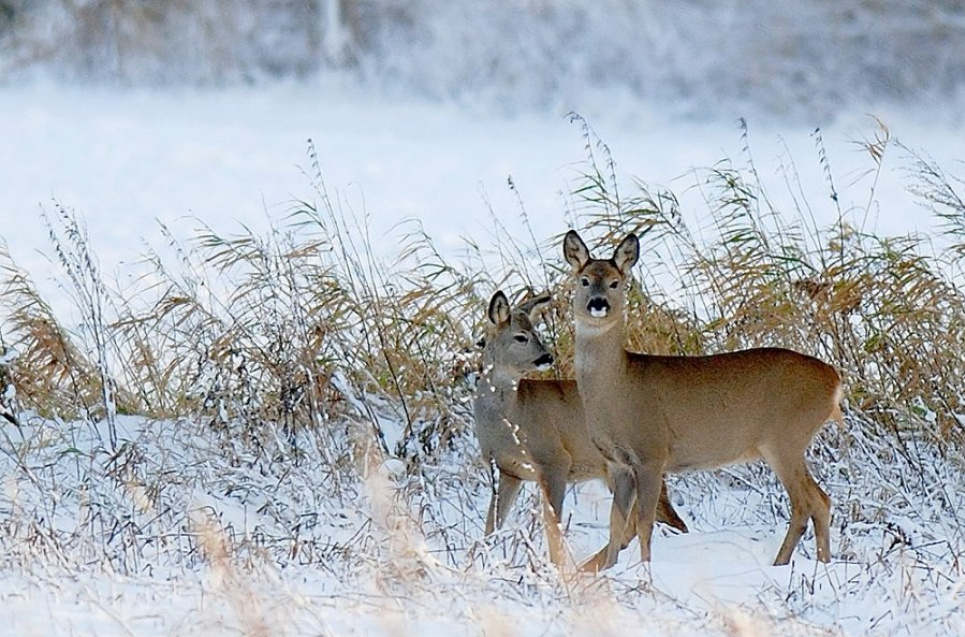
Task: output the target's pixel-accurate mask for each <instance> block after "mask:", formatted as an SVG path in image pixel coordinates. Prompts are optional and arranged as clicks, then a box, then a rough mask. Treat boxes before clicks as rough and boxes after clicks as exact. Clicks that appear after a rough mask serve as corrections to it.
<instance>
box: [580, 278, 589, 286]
mask: <svg viewBox="0 0 965 637" xmlns="http://www.w3.org/2000/svg"><path fill="white" fill-rule="evenodd" d="M580 285H582V286H583V287H585V288H588V287H590V278H589V277H582V278H581V279H580Z"/></svg>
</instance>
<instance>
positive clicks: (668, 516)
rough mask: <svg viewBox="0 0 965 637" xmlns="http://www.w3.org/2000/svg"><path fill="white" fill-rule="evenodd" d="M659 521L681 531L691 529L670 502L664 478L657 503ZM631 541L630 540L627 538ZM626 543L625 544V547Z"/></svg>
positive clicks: (685, 531)
mask: <svg viewBox="0 0 965 637" xmlns="http://www.w3.org/2000/svg"><path fill="white" fill-rule="evenodd" d="M657 522H663V523H664V524H666V525H668V526H670V527H672V528H675V529H677V530H678V531H680V532H681V533H689V532H690V529H688V528H687V523H686V522H684V521H683V520H682V519H681V518H680V516H679V515H677V511H676V510H675V509H674V508H673V505H672V504H671V503H670V496H669V495H668V494H667V481H666V480H664V481H663V482H662V483H661V485H660V501H659V502H658V503H657ZM627 542H629V540H627ZM625 547H626V545H624V548H625Z"/></svg>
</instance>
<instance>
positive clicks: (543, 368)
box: [536, 363, 553, 372]
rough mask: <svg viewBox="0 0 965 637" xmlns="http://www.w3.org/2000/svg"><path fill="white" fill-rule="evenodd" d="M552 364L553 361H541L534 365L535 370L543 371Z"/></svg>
mask: <svg viewBox="0 0 965 637" xmlns="http://www.w3.org/2000/svg"><path fill="white" fill-rule="evenodd" d="M552 366H553V363H543V364H542V365H537V366H536V371H538V372H545V371H546V370H547V369H549V368H551V367H552Z"/></svg>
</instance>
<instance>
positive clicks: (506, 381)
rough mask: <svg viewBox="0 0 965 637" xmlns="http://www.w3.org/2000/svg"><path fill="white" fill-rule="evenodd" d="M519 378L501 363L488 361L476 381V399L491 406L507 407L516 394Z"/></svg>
mask: <svg viewBox="0 0 965 637" xmlns="http://www.w3.org/2000/svg"><path fill="white" fill-rule="evenodd" d="M518 384H519V378H518V377H517V376H515V375H514V374H510V373H509V372H508V371H506V370H505V369H504V368H502V367H500V366H499V365H495V364H493V363H492V362H491V361H487V362H485V363H484V364H483V368H482V371H481V372H480V373H479V381H478V382H477V383H476V399H477V400H478V401H481V402H482V403H483V404H485V405H487V406H489V407H490V408H497V409H500V410H502V409H505V407H506V405H507V404H508V403H509V401H510V400H512V399H514V398H515V396H516V388H517V386H518Z"/></svg>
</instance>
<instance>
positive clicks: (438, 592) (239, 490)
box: [0, 118, 965, 635]
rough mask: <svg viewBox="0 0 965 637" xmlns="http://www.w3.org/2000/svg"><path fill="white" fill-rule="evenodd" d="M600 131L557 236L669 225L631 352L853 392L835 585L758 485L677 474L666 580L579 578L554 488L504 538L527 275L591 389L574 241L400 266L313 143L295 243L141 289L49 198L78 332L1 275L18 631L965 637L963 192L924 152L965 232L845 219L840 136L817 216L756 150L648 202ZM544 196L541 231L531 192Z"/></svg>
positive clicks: (257, 249) (562, 354)
mask: <svg viewBox="0 0 965 637" xmlns="http://www.w3.org/2000/svg"><path fill="white" fill-rule="evenodd" d="M576 123H577V124H578V125H581V122H580V121H579V119H578V118H577V120H576ZM582 130H583V133H584V142H585V152H586V156H587V157H586V161H585V162H584V164H582V165H581V166H580V172H581V176H580V177H578V178H577V179H576V180H575V181H574V183H573V184H571V186H572V187H571V193H570V195H569V196H568V197H567V201H568V202H569V203H568V208H567V210H566V212H565V215H564V216H563V218H562V219H561V221H560V227H559V231H560V232H562V231H563V229H564V228H565V226H566V225H567V224H568V223H573V224H574V225H576V226H577V227H579V228H581V229H582V230H583V231H584V232H585V233H586V235H587V236H591V237H592V240H593V242H594V244H595V245H613V244H614V243H615V241H614V239H616V238H618V237H620V236H622V235H623V234H624V233H625V232H627V231H629V230H635V231H637V232H639V233H641V234H642V235H643V241H644V249H645V257H644V264H643V266H642V267H641V268H640V269H639V270H638V272H637V277H638V281H637V284H636V285H635V287H634V290H633V293H632V295H631V296H632V303H631V310H630V317H629V318H630V334H631V346H632V347H634V348H636V349H640V350H645V351H650V352H675V353H698V352H711V351H720V350H724V349H733V348H737V347H745V346H752V345H762V344H781V345H788V346H792V347H795V348H798V349H801V350H804V351H808V352H811V353H815V354H818V355H820V356H821V357H822V358H825V359H826V360H829V361H831V362H832V363H834V364H835V365H836V366H838V367H839V368H840V369H841V370H842V371H843V373H844V376H845V379H846V385H847V389H848V400H847V405H846V407H847V412H848V418H847V424H846V426H844V427H843V428H838V427H836V426H833V425H829V426H828V427H827V428H826V429H825V430H824V431H823V432H822V433H821V434H820V436H819V438H818V440H817V442H816V443H815V444H814V445H813V446H812V449H811V451H810V459H811V464H812V466H813V468H814V471H815V474H816V477H817V479H818V481H819V482H820V483H821V484H822V486H823V487H824V488H825V490H826V491H828V493H829V494H830V495H831V497H832V501H833V507H834V508H833V529H832V548H833V553H834V561H833V562H832V563H831V564H830V565H827V566H825V565H822V564H818V563H816V562H815V561H813V557H814V550H813V538H812V537H811V536H806V537H805V540H804V541H803V542H802V544H801V546H800V548H799V549H798V551H797V553H796V555H795V559H794V561H793V562H792V564H791V565H790V566H788V567H780V568H775V567H772V566H770V563H771V560H772V559H773V555H774V553H775V551H776V548H777V546H778V544H779V543H780V540H781V538H782V537H783V534H784V531H785V525H786V518H787V511H786V503H785V502H784V500H783V496H782V490H781V489H780V488H779V487H778V485H777V484H776V482H775V480H774V478H773V477H772V476H771V475H770V473H769V472H768V470H767V469H766V468H764V467H763V466H760V465H752V466H749V467H741V468H733V469H728V470H726V471H721V472H716V473H710V474H699V475H688V476H680V477H671V479H670V483H669V484H670V489H671V492H672V494H673V496H672V497H673V498H674V502H675V505H676V506H677V508H678V509H679V510H680V511H681V512H682V514H683V515H684V517H685V518H686V520H687V521H688V523H689V524H690V527H691V529H692V532H691V533H690V534H687V535H671V534H669V533H668V532H666V531H661V532H660V533H658V537H657V538H656V539H655V543H654V562H653V563H652V564H650V565H642V564H640V563H639V562H638V561H637V559H636V556H637V555H638V553H637V549H636V546H635V545H632V546H631V547H630V548H629V549H628V550H627V551H626V552H625V553H624V554H623V556H622V559H621V561H620V564H619V565H618V566H617V567H616V568H615V569H613V570H612V571H610V572H607V573H605V574H604V575H603V576H601V577H599V578H590V577H585V578H584V577H576V576H573V575H572V574H562V575H561V574H559V573H557V572H556V571H555V570H554V569H553V568H552V567H551V566H550V565H549V564H548V562H547V560H546V557H545V556H546V548H545V546H544V540H543V533H542V529H541V528H540V526H541V522H540V519H541V518H540V515H539V514H538V510H539V502H538V497H537V496H536V495H535V493H534V490H533V489H531V488H530V489H527V491H526V492H525V497H523V498H522V502H521V504H520V505H519V507H518V510H517V512H516V514H515V515H514V516H513V518H512V519H511V521H510V524H508V525H507V527H506V528H505V529H504V530H502V531H500V532H499V533H497V534H495V535H494V536H493V537H491V538H488V539H487V538H483V537H482V527H483V518H484V511H485V504H486V502H487V500H488V497H489V476H488V471H487V469H486V468H485V467H484V466H483V464H482V462H481V461H480V460H479V458H478V453H477V449H476V444H475V440H474V437H473V435H472V422H471V419H470V417H469V414H470V409H469V401H470V396H471V391H472V386H471V385H472V373H473V368H474V365H475V364H476V350H475V346H474V341H475V337H476V336H478V335H479V332H480V326H481V323H482V315H483V309H484V307H485V299H487V298H488V297H489V295H490V294H491V293H492V291H493V290H494V289H495V288H496V287H502V288H504V289H506V290H507V292H510V293H511V294H513V295H517V296H518V295H520V294H524V293H526V292H527V291H529V292H534V291H542V290H544V289H550V290H552V291H553V292H554V293H556V295H557V306H556V307H555V309H554V310H553V311H551V312H549V313H548V314H547V316H546V328H545V329H546V336H547V340H548V341H550V342H552V343H553V344H554V346H555V350H556V353H557V354H558V358H559V359H560V361H561V367H560V370H559V372H558V373H561V374H564V375H565V374H567V373H568V372H567V369H568V368H569V366H570V358H571V348H572V333H571V328H570V321H569V316H568V310H567V295H568V292H567V287H566V275H565V274H566V273H565V272H564V271H563V270H562V263H561V259H560V258H559V256H558V254H559V240H558V237H554V236H548V237H545V236H540V235H538V234H537V232H535V231H533V232H530V233H529V236H525V234H519V233H509V232H506V231H502V230H500V229H499V226H498V216H495V215H494V217H495V219H494V222H495V223H494V225H496V226H497V230H496V232H495V235H494V236H495V240H494V244H493V245H492V246H489V245H485V244H483V243H482V242H477V243H469V242H467V245H466V248H465V250H464V251H463V252H462V255H463V256H462V257H461V258H458V259H457V258H454V257H453V256H452V253H451V252H450V251H446V250H440V249H438V248H437V245H436V243H435V242H434V241H433V239H432V238H431V237H429V236H427V235H425V234H423V233H421V232H419V231H418V230H417V231H415V232H412V233H410V234H408V235H406V237H405V240H404V242H403V245H402V246H401V248H400V254H399V255H398V258H397V259H396V260H392V259H389V258H387V257H386V256H385V255H383V254H381V253H379V252H377V251H375V250H374V249H373V243H372V241H371V238H370V237H369V235H368V234H367V227H366V224H365V222H364V212H365V211H358V210H354V209H352V208H351V207H350V206H348V205H346V204H345V202H344V200H343V199H341V198H339V197H338V196H333V195H332V194H331V193H330V192H329V191H328V189H327V188H326V185H325V181H324V179H323V175H322V174H321V173H322V171H321V170H320V168H319V166H318V161H317V157H316V156H315V155H314V153H315V150H314V149H313V148H310V155H309V156H310V160H311V161H310V165H309V168H308V169H307V173H308V175H309V177H310V181H311V190H310V191H309V192H308V193H306V194H305V195H304V196H302V197H300V201H299V202H297V203H296V204H295V205H294V206H293V207H292V209H291V211H290V213H291V214H290V216H287V217H286V218H284V219H280V220H278V222H277V223H276V225H275V227H274V228H273V229H271V230H269V231H267V232H264V233H261V232H254V231H252V232H242V233H240V234H227V233H225V232H223V231H221V230H220V229H218V228H202V229H200V230H198V231H197V232H196V233H195V234H194V235H193V236H192V237H190V238H189V239H188V240H182V239H178V238H177V237H175V236H174V234H173V233H169V232H165V233H164V240H165V241H166V243H167V248H168V249H167V250H166V251H164V252H161V251H157V252H154V253H149V254H148V255H146V258H145V259H144V262H143V264H142V265H141V267H140V269H139V270H138V271H137V276H136V277H133V279H134V283H133V284H130V285H124V286H116V285H114V283H113V282H111V281H110V280H109V279H107V278H106V277H105V276H104V274H103V270H102V268H101V266H100V264H99V262H98V256H97V253H96V250H94V249H93V248H92V245H93V244H92V242H91V241H90V239H89V238H88V237H87V236H86V233H85V226H84V223H83V221H82V219H81V216H80V215H78V214H76V213H75V212H74V211H72V210H70V209H69V208H64V207H54V208H52V209H49V210H48V213H47V220H48V225H49V229H50V234H51V240H52V243H51V245H52V248H53V250H52V256H53V259H54V261H55V263H57V264H58V265H59V267H60V268H61V269H62V271H63V278H62V285H63V287H62V289H61V291H60V292H59V293H58V295H59V297H60V298H59V299H58V301H59V302H61V303H63V301H64V300H66V301H67V302H68V303H70V304H71V306H72V309H73V311H74V314H75V315H76V316H77V317H78V320H79V322H80V327H79V329H70V328H69V327H68V326H66V325H64V324H63V321H62V320H61V318H60V315H58V314H57V312H55V311H54V310H52V309H51V307H50V305H49V303H48V300H47V299H46V298H45V296H44V293H43V292H40V291H39V290H38V288H37V287H36V286H35V285H34V284H33V282H32V280H31V277H30V276H29V273H28V272H24V271H23V270H21V269H20V268H19V267H18V266H17V264H16V263H14V262H13V260H12V259H9V258H5V259H4V263H3V266H4V269H3V277H4V278H3V281H2V282H3V285H4V289H3V296H2V301H0V303H2V317H3V323H2V330H3V333H2V336H3V344H4V347H5V350H4V355H3V357H2V359H0V361H2V364H0V372H2V374H0V381H2V382H3V386H4V392H3V394H2V401H0V403H2V406H3V411H2V413H3V415H4V416H5V417H6V420H5V421H2V422H3V426H2V428H0V433H2V438H0V475H3V476H4V484H3V489H2V493H0V564H2V565H3V571H4V574H5V575H6V576H9V577H5V578H4V581H3V584H0V597H2V599H3V602H4V603H3V604H0V609H2V610H0V613H2V614H3V615H2V617H3V618H4V620H6V621H7V623H8V625H10V626H13V627H16V628H17V630H18V632H20V633H22V634H47V633H50V634H63V633H67V634H70V633H75V634H78V633H79V634H85V633H87V634H107V633H117V634H128V633H130V634H138V635H141V634H161V635H193V634H244V635H275V634H282V635H285V634H291V635H300V634H306V635H310V634H351V633H353V632H355V633H362V634H402V635H408V634H414V635H416V634H427V633H428V634H432V633H436V632H438V633H444V634H452V633H461V634H478V633H480V632H482V633H486V634H489V633H496V634H506V635H536V634H540V635H542V634H547V633H549V634H564V633H566V634H574V633H575V634H594V635H595V634H607V633H612V634H625V633H627V632H630V631H633V632H639V631H643V630H649V631H654V632H659V633H660V634H668V635H676V634H679V635H690V634H695V633H696V634H709V635H718V634H720V635H755V634H772V633H780V634H801V635H822V634H842V633H843V634H865V633H875V634H887V635H900V634H916V635H917V634H924V635H927V634H935V635H944V634H955V633H958V632H961V631H962V628H963V624H965V614H963V613H962V611H961V607H962V601H963V593H962V591H961V587H962V581H963V579H962V574H961V572H960V568H961V567H960V563H961V557H962V555H963V551H965V540H963V537H962V527H961V524H960V521H959V517H958V515H959V514H958V511H959V510H961V508H962V504H963V502H962V498H963V497H965V496H963V494H965V489H963V488H962V487H963V486H965V485H963V478H962V466H961V464H962V463H961V460H960V457H961V447H962V444H961V443H962V437H961V433H960V429H961V424H960V418H961V416H960V414H961V411H962V410H961V406H960V401H961V395H960V390H959V387H958V382H959V379H960V378H961V376H962V369H961V366H962V364H963V363H962V361H963V360H965V356H962V351H961V350H962V345H961V344H962V343H963V342H965V338H963V337H962V334H961V330H962V329H963V325H965V320H963V315H965V303H963V298H962V295H961V292H960V290H961V285H960V283H961V279H960V277H961V260H960V259H961V254H962V249H961V245H962V243H963V241H962V236H963V233H962V230H961V225H960V224H958V223H957V222H958V221H959V220H960V218H961V214H962V212H963V207H962V205H961V201H962V198H961V192H962V190H961V182H960V181H959V180H958V179H957V178H956V177H955V176H954V175H948V174H945V173H943V172H942V170H941V168H940V167H939V166H937V165H936V164H934V162H930V161H919V160H915V159H914V158H911V157H910V156H909V155H907V154H902V155H901V156H903V157H905V161H906V162H907V166H908V170H909V174H910V178H911V179H912V181H913V183H915V184H917V187H916V193H917V194H916V195H915V196H916V197H918V199H919V201H920V202H922V203H923V204H925V205H926V206H929V207H931V208H933V209H934V211H935V212H937V213H939V215H940V216H939V220H940V221H941V222H943V223H945V224H946V226H944V227H945V228H946V229H947V231H948V234H947V235H945V236H943V237H935V238H931V239H927V240H926V239H923V238H918V237H914V236H910V237H886V236H878V235H876V234H875V233H874V232H871V231H870V230H869V229H868V228H867V227H866V226H865V225H863V220H866V219H867V218H868V217H869V215H871V214H872V213H873V212H874V210H875V209H876V208H877V206H878V203H877V201H876V190H875V188H874V187H872V188H871V189H870V190H869V191H868V192H867V196H866V197H862V198H860V200H861V201H862V202H864V203H862V204H861V205H858V206H853V207H849V206H846V205H843V204H842V203H841V202H842V201H843V200H845V198H844V197H843V196H842V193H843V191H844V189H845V188H847V182H848V179H843V178H842V177H841V176H840V175H838V174H837V173H836V172H835V170H834V167H833V163H832V162H831V161H830V160H829V159H828V157H827V156H826V153H825V152H824V147H823V143H822V141H821V140H820V137H819V136H818V138H817V139H816V143H817V147H818V150H819V154H818V161H819V164H820V168H821V170H822V171H823V172H824V173H825V175H826V180H825V184H824V186H823V187H822V188H821V189H819V190H817V191H813V190H810V189H805V188H804V187H802V186H800V184H799V183H798V182H796V181H795V180H794V179H793V174H794V172H793V168H794V167H793V165H791V166H790V167H788V172H787V173H786V174H785V175H784V177H783V179H779V180H778V186H777V188H785V187H786V188H788V190H790V191H791V192H790V195H791V196H790V197H786V196H784V197H778V196H775V193H773V192H772V191H773V190H774V189H775V186H774V185H773V182H774V180H773V179H771V178H769V177H767V176H763V177H762V176H761V175H760V174H758V172H757V169H756V167H755V162H754V160H753V156H752V155H751V153H750V150H749V149H748V150H747V151H746V152H745V154H744V155H742V156H741V157H738V158H734V159H731V160H727V161H723V162H721V163H719V164H716V165H713V166H711V167H709V168H707V169H698V170H696V171H694V175H695V177H696V179H695V185H694V189H696V190H698V191H699V193H700V197H699V198H698V201H700V202H702V207H701V208H700V209H699V210H694V209H684V208H683V207H682V205H681V203H680V202H681V201H683V200H684V199H683V197H682V194H683V193H677V192H673V191H671V190H668V189H666V188H660V187H656V186H652V185H649V184H647V183H645V182H629V183H628V181H627V180H626V179H625V178H624V177H623V176H622V175H620V174H619V173H618V171H617V169H616V167H615V163H614V162H613V160H612V158H611V157H610V151H609V148H607V147H606V146H605V145H603V144H602V143H600V141H599V140H598V139H597V138H596V136H595V134H594V133H593V131H592V130H591V129H590V128H589V126H582ZM869 140H870V141H867V142H866V143H865V144H864V146H863V152H865V153H866V154H867V162H868V169H869V170H870V171H871V174H872V176H873V177H874V176H876V175H877V176H880V175H881V174H883V173H881V162H882V157H884V156H885V155H887V154H890V153H894V152H895V147H894V143H893V142H892V140H891V139H890V137H889V135H888V131H887V130H886V129H884V128H881V129H878V130H877V131H874V132H873V133H872V134H871V135H870V136H869ZM743 141H745V142H746V141H747V138H746V136H745V138H744V140H743ZM872 183H876V182H875V180H874V179H872ZM513 193H514V194H515V195H516V196H517V197H518V199H517V201H518V205H519V206H520V213H521V216H522V217H523V219H524V221H525V219H526V216H527V214H528V213H527V211H526V206H525V196H524V195H523V194H521V193H518V192H516V191H515V190H513ZM691 194H692V193H691ZM782 194H784V195H786V193H782ZM849 199H851V197H849ZM688 201H689V200H688ZM784 201H789V202H790V204H789V205H785V204H784V203H780V202H784ZM819 201H820V202H822V203H818V202H819ZM828 201H830V202H831V203H830V204H828V203H826V202H828ZM690 205H692V204H690ZM819 205H825V206H826V205H830V206H832V207H833V208H836V210H835V212H836V215H835V218H836V221H835V222H834V223H833V224H832V225H830V226H829V227H826V226H825V225H822V224H820V223H818V222H817V221H816V216H815V215H814V214H813V208H812V207H817V206H819ZM694 219H698V220H700V219H702V220H706V221H705V222H704V224H703V225H694ZM524 227H529V228H532V226H531V225H526V224H525V223H524ZM608 503H609V499H608V496H607V494H606V492H605V490H604V489H603V488H602V487H601V486H600V485H592V484H591V485H585V486H583V487H580V488H579V489H574V490H573V491H572V492H571V494H570V496H569V497H568V500H567V537H568V540H569V543H570V546H571V549H572V551H573V553H574V555H575V556H576V557H577V558H580V557H583V556H585V555H588V554H589V553H590V552H592V551H594V550H596V549H597V548H598V547H599V546H600V545H601V544H602V542H603V538H604V536H605V534H606V524H605V520H606V519H607V513H608Z"/></svg>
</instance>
